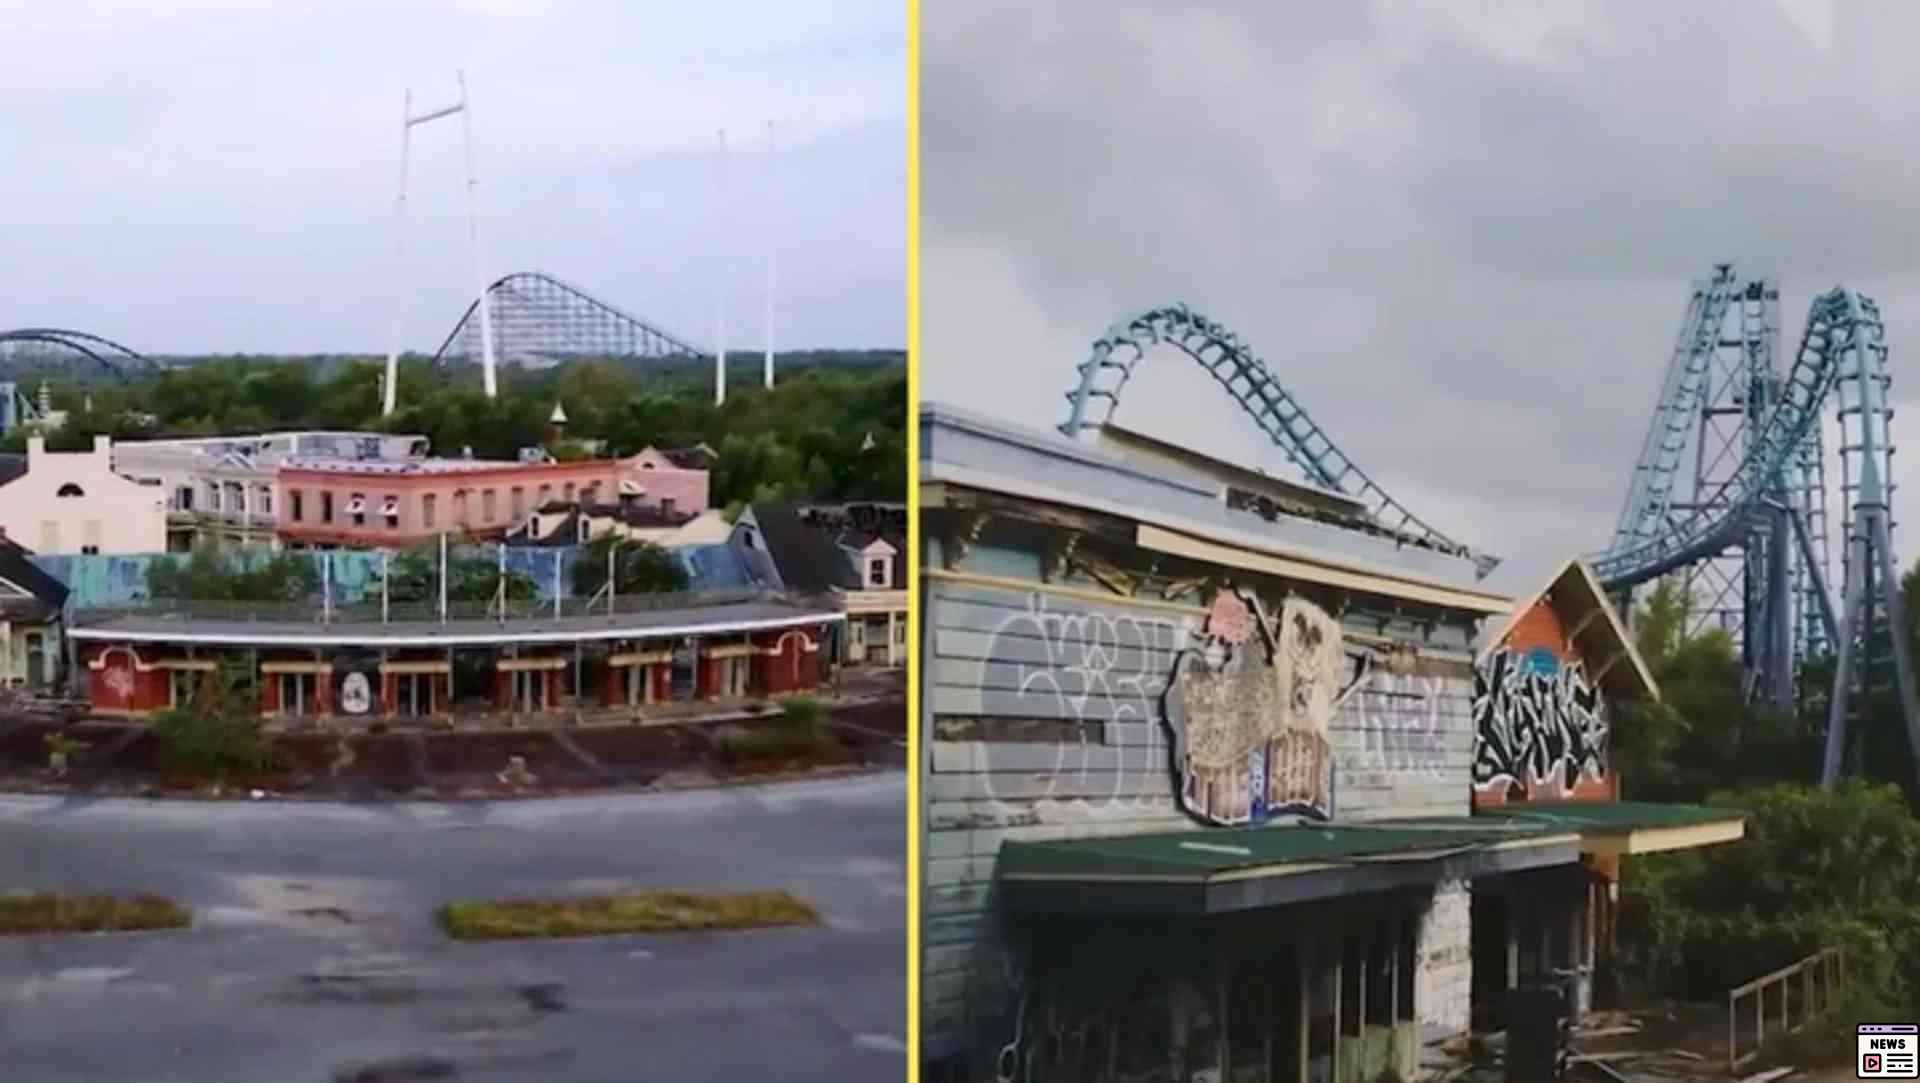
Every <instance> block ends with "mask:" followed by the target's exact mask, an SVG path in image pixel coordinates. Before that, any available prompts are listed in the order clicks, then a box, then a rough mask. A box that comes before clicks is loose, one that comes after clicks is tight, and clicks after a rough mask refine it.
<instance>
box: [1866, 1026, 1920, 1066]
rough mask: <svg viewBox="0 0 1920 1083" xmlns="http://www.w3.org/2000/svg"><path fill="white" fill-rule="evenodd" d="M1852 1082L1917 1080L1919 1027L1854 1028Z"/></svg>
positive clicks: (1919, 1061)
mask: <svg viewBox="0 0 1920 1083" xmlns="http://www.w3.org/2000/svg"><path fill="white" fill-rule="evenodd" d="M1854 1030H1855V1032H1856V1037H1855V1039H1854V1040H1855V1042H1856V1044H1857V1047H1858V1050H1859V1051H1858V1054H1857V1057H1856V1060H1855V1062H1854V1063H1855V1066H1856V1067H1855V1070H1854V1073H1853V1074H1854V1078H1856V1079H1920V1026H1916V1025H1915V1024H1912V1023H1862V1024H1860V1025H1859V1026H1857V1027H1855V1028H1854Z"/></svg>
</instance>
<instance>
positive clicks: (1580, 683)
mask: <svg viewBox="0 0 1920 1083" xmlns="http://www.w3.org/2000/svg"><path fill="white" fill-rule="evenodd" d="M1473 726H1474V750H1473V783H1474V785H1475V786H1486V785H1489V784H1492V783H1495V782H1503V781H1504V782H1518V783H1521V784H1523V785H1532V784H1539V783H1544V782H1546V781H1548V780H1549V779H1551V778H1553V777H1554V775H1555V774H1556V773H1557V774H1558V775H1559V776H1560V779H1561V781H1562V783H1563V785H1565V786H1566V787H1567V788H1569V789H1571V788H1572V787H1573V786H1574V785H1575V784H1576V783H1578V782H1579V781H1580V777H1581V776H1582V775H1589V776H1592V777H1595V778H1599V777H1602V776H1604V775H1605V774H1606V770H1607V736H1608V734H1607V724H1606V721H1605V720H1604V719H1603V718H1602V717H1601V711H1600V693H1599V690H1598V689H1595V688H1594V687H1592V686H1591V685H1589V684H1588V683H1587V675H1586V669H1585V667H1584V666H1582V665H1581V664H1580V663H1579V662H1577V661H1576V662H1568V663H1566V664H1564V665H1561V666H1559V667H1558V669H1557V670H1556V671H1554V672H1553V673H1541V672H1539V671H1538V670H1537V669H1535V668H1534V667H1533V666H1531V665H1529V664H1528V662H1527V659H1526V658H1525V656H1523V655H1519V654H1516V653H1514V652H1512V651H1505V650H1503V651H1497V652H1495V653H1494V654H1493V656H1492V657H1491V658H1489V659H1487V660H1486V661H1485V662H1483V663H1482V664H1481V665H1479V666H1476V667H1475V669H1474V675H1473Z"/></svg>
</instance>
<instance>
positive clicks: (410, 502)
mask: <svg viewBox="0 0 1920 1083" xmlns="http://www.w3.org/2000/svg"><path fill="white" fill-rule="evenodd" d="M703 452H704V449H694V450H693V451H691V452H680V451H660V450H657V449H654V448H647V449H646V450H644V451H642V452H640V453H639V454H637V455H634V456H632V457H630V458H626V459H587V460H583V461H579V462H570V463H563V462H554V461H552V460H550V459H542V460H540V461H530V462H506V461H502V460H476V459H409V460H402V461H391V460H389V461H379V460H367V461H352V460H341V459H304V460H303V459H289V460H287V461H286V462H285V463H283V464H282V465H281V467H280V474H279V485H280V492H281V494H282V506H281V513H280V518H279V524H278V533H279V537H280V541H281V542H282V543H283V544H287V545H293V546H347V547H355V548H387V549H398V548H405V547H407V546H411V545H416V544H419V543H421V542H425V541H430V540H432V539H433V538H434V537H435V536H437V535H439V534H443V533H452V534H459V535H466V536H469V537H475V538H499V537H503V536H505V535H506V534H507V533H508V532H510V531H512V530H514V529H516V528H518V527H519V526H520V525H521V524H523V523H525V522H526V521H527V519H528V517H529V516H531V515H532V514H533V512H534V510H535V509H536V508H539V507H541V506H543V505H546V504H549V503H551V502H553V501H556V500H557V501H562V502H565V503H573V502H576V501H578V502H583V503H589V504H593V503H602V504H614V503H623V504H632V505H638V506H641V507H653V508H658V509H660V510H661V511H663V512H669V513H671V512H691V513H693V514H696V515H697V514H699V513H700V512H703V511H705V510H706V509H707V472H706V470H705V469H704V463H705V462H706V461H708V460H707V459H705V458H703V457H701V456H702V453H703Z"/></svg>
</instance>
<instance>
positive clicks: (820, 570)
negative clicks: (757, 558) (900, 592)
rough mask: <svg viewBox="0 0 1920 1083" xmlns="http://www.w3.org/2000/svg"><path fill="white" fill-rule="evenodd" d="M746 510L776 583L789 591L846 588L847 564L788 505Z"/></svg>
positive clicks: (829, 540)
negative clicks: (776, 574)
mask: <svg viewBox="0 0 1920 1083" xmlns="http://www.w3.org/2000/svg"><path fill="white" fill-rule="evenodd" d="M748 511H749V512H750V513H751V514H752V516H753V524H754V525H755V526H756V527H758V528H759V530H760V537H761V540H762V541H763V542H764V543H765V544H766V548H767V553H768V554H769V555H770V556H772V558H773V566H774V570H776V571H778V572H779V573H780V581H781V582H783V583H785V584H786V585H787V587H788V588H789V589H791V590H797V591H805V592H808V593H825V592H827V591H830V590H832V589H834V588H835V587H847V586H850V585H851V584H849V583H848V582H847V580H848V579H849V578H850V577H851V575H852V569H851V568H850V567H848V561H847V559H846V557H845V555H844V554H843V553H841V551H840V548H839V547H838V546H837V545H835V544H834V541H833V538H832V537H831V536H830V535H828V534H827V532H826V531H823V530H820V529H819V528H817V527H814V526H811V525H809V524H807V523H805V522H803V521H801V518H800V513H799V511H798V510H797V509H796V508H795V507H794V506H793V505H792V504H754V505H752V506H751V507H750V508H749V509H748Z"/></svg>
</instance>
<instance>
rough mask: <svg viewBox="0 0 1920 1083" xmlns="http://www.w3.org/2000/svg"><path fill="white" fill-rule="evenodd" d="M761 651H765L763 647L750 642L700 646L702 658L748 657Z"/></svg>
mask: <svg viewBox="0 0 1920 1083" xmlns="http://www.w3.org/2000/svg"><path fill="white" fill-rule="evenodd" d="M762 653H765V649H764V648H761V647H756V646H754V645H753V644H751V643H730V644H728V645H727V646H724V647H703V648H701V651H700V657H702V658H750V657H752V656H753V655H756V654H762Z"/></svg>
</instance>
